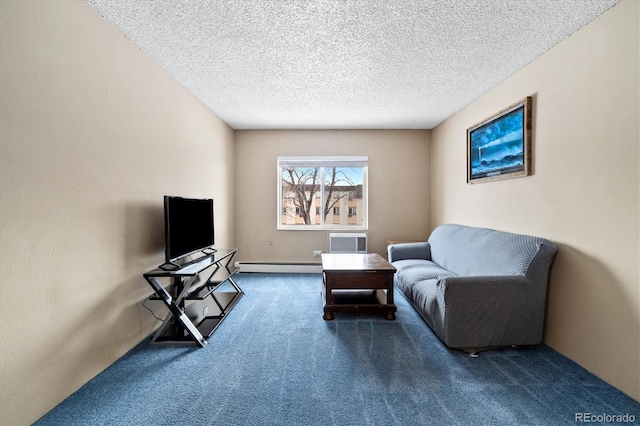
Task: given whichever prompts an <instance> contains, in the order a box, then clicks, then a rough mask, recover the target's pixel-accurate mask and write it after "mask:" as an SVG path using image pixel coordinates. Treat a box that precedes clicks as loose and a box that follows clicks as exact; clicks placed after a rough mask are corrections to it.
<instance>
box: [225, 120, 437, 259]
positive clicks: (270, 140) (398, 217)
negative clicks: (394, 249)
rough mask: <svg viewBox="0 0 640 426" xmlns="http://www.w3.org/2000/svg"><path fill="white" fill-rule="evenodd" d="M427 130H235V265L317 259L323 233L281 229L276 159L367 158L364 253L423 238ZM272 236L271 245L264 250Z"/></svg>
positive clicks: (426, 217) (322, 246) (426, 212)
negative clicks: (238, 262)
mask: <svg viewBox="0 0 640 426" xmlns="http://www.w3.org/2000/svg"><path fill="white" fill-rule="evenodd" d="M429 133H430V132H429V131H427V130H332V131H320V130H317V131H315V130H278V131H276V130H274V131H258V130H250V131H237V132H236V138H235V144H236V167H235V168H236V177H235V180H236V206H235V211H236V244H237V245H238V247H239V249H240V251H239V253H238V259H239V260H245V261H319V258H317V257H315V258H314V257H313V251H314V250H323V251H328V231H278V230H276V224H277V220H278V219H277V217H276V216H277V207H276V201H277V200H276V191H277V186H278V185H277V171H276V168H277V167H276V166H277V157H278V156H309V155H318V156H322V155H326V156H329V155H338V156H339V155H366V156H368V157H369V231H368V235H369V243H368V244H369V247H368V248H369V251H370V252H377V253H380V254H385V253H386V247H387V243H386V242H387V240H388V239H413V238H420V237H421V238H426V236H427V235H428V225H429V184H428V182H429V180H428V178H429V166H428V164H429ZM271 238H272V239H273V242H274V244H273V245H269V240H270V239H271Z"/></svg>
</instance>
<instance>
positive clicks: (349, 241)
mask: <svg viewBox="0 0 640 426" xmlns="http://www.w3.org/2000/svg"><path fill="white" fill-rule="evenodd" d="M329 252H330V253H366V252H367V234H334V233H331V234H329Z"/></svg>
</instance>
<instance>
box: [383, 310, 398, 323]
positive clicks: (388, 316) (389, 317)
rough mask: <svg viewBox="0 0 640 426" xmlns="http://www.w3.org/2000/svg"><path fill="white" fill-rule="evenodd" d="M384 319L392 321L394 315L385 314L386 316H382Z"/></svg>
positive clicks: (394, 317) (390, 313) (391, 313)
mask: <svg viewBox="0 0 640 426" xmlns="http://www.w3.org/2000/svg"><path fill="white" fill-rule="evenodd" d="M384 319H386V320H389V321H393V320H395V319H396V314H394V313H393V312H387V313H386V314H384Z"/></svg>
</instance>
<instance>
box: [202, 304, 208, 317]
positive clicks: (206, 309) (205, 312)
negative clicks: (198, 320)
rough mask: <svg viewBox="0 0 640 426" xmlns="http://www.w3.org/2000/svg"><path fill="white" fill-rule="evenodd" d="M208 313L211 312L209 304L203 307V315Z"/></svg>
mask: <svg viewBox="0 0 640 426" xmlns="http://www.w3.org/2000/svg"><path fill="white" fill-rule="evenodd" d="M208 313H209V305H207V306H205V307H204V309H202V315H204V316H207V314H208Z"/></svg>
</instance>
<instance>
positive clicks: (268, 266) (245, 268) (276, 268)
mask: <svg viewBox="0 0 640 426" xmlns="http://www.w3.org/2000/svg"><path fill="white" fill-rule="evenodd" d="M234 266H235V267H237V268H240V273H242V272H263V273H272V274H319V273H321V272H322V264H321V263H320V262H248V261H247V262H235V263H234Z"/></svg>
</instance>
